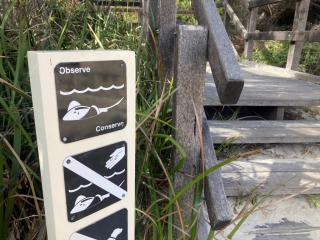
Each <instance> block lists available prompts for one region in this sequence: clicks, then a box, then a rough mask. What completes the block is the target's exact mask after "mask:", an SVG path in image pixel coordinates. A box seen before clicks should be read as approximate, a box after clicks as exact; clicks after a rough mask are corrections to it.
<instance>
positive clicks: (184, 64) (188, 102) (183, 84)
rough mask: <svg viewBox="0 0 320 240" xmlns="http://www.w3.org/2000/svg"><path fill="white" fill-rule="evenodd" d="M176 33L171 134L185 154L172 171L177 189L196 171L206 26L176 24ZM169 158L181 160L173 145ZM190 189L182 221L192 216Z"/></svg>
mask: <svg viewBox="0 0 320 240" xmlns="http://www.w3.org/2000/svg"><path fill="white" fill-rule="evenodd" d="M176 33H177V34H176V46H175V61H174V85H175V86H174V88H175V89H177V92H176V93H175V94H174V95H173V102H172V106H173V110H172V118H173V125H174V126H175V130H174V131H173V138H174V139H175V140H176V141H177V142H178V143H179V144H180V145H181V147H182V148H183V149H184V150H185V153H186V156H187V158H186V160H185V163H184V164H183V166H182V167H181V168H180V170H179V171H178V172H176V173H175V175H174V183H175V187H176V189H177V191H180V190H181V189H182V188H183V187H185V186H186V184H187V183H189V182H190V180H191V178H190V176H196V175H198V174H199V172H198V169H199V162H200V143H199V142H200V141H199V132H198V131H197V128H196V120H195V119H196V115H197V116H199V118H200V123H199V124H200V125H201V124H202V116H203V93H204V84H205V80H206V62H207V60H206V52H207V36H208V29H207V27H205V26H191V25H178V26H177V30H176ZM193 104H194V105H193ZM194 106H196V111H195V110H194ZM171 159H172V164H173V165H174V166H176V165H177V164H178V163H179V162H180V160H181V154H180V153H179V151H178V150H177V149H175V148H174V149H173V152H172V155H171ZM193 191H194V189H189V190H188V191H187V192H186V193H185V194H184V195H183V196H182V198H181V201H180V203H181V204H180V206H181V210H182V211H181V213H182V217H183V219H184V220H185V222H189V221H188V220H189V219H190V217H191V212H192V207H191V206H192V204H193V197H194V194H193ZM174 221H175V224H176V226H180V225H179V222H177V221H176V219H175V220H174Z"/></svg>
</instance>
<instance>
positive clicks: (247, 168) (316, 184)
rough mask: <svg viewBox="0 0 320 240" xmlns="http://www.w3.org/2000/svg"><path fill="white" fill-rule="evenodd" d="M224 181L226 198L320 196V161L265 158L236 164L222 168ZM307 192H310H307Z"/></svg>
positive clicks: (235, 162)
mask: <svg viewBox="0 0 320 240" xmlns="http://www.w3.org/2000/svg"><path fill="white" fill-rule="evenodd" d="M221 176H222V181H223V184H224V188H225V192H226V195H227V196H241V195H244V196H246V195H249V194H250V191H251V190H252V189H254V188H255V187H257V186H259V187H258V188H257V190H256V191H255V193H257V194H259V195H267V194H269V193H270V192H271V191H272V190H273V189H275V188H277V187H279V188H278V189H277V190H276V191H275V192H273V193H272V195H290V194H294V193H299V192H302V191H303V194H319V193H320V161H317V160H314V161H312V160H308V161H306V160H303V159H285V160H284V159H264V160H246V161H244V160H243V161H234V162H232V163H230V164H228V165H226V166H224V167H222V169H221ZM306 190H307V191H306Z"/></svg>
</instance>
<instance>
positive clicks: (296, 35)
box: [247, 31, 320, 42]
mask: <svg viewBox="0 0 320 240" xmlns="http://www.w3.org/2000/svg"><path fill="white" fill-rule="evenodd" d="M247 39H252V40H277V41H309V42H320V31H272V32H248V34H247Z"/></svg>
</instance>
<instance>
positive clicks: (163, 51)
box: [158, 0, 177, 82]
mask: <svg viewBox="0 0 320 240" xmlns="http://www.w3.org/2000/svg"><path fill="white" fill-rule="evenodd" d="M158 14H159V42H158V44H159V51H160V57H161V61H162V67H163V69H162V70H163V75H164V80H165V81H166V82H167V81H171V79H172V77H173V53H174V33H175V29H176V19H177V3H176V1H172V0H161V1H159V12H158Z"/></svg>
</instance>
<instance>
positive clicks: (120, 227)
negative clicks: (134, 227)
mask: <svg viewBox="0 0 320 240" xmlns="http://www.w3.org/2000/svg"><path fill="white" fill-rule="evenodd" d="M79 239H81V240H108V239H109V240H128V210H127V209H121V210H120V211H118V212H116V213H114V214H112V215H110V216H108V217H106V218H104V219H102V220H100V221H98V222H95V223H94V224H92V225H90V226H88V227H85V228H83V229H81V230H79V231H77V232H75V233H73V234H72V235H71V236H70V238H69V240H79Z"/></svg>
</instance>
